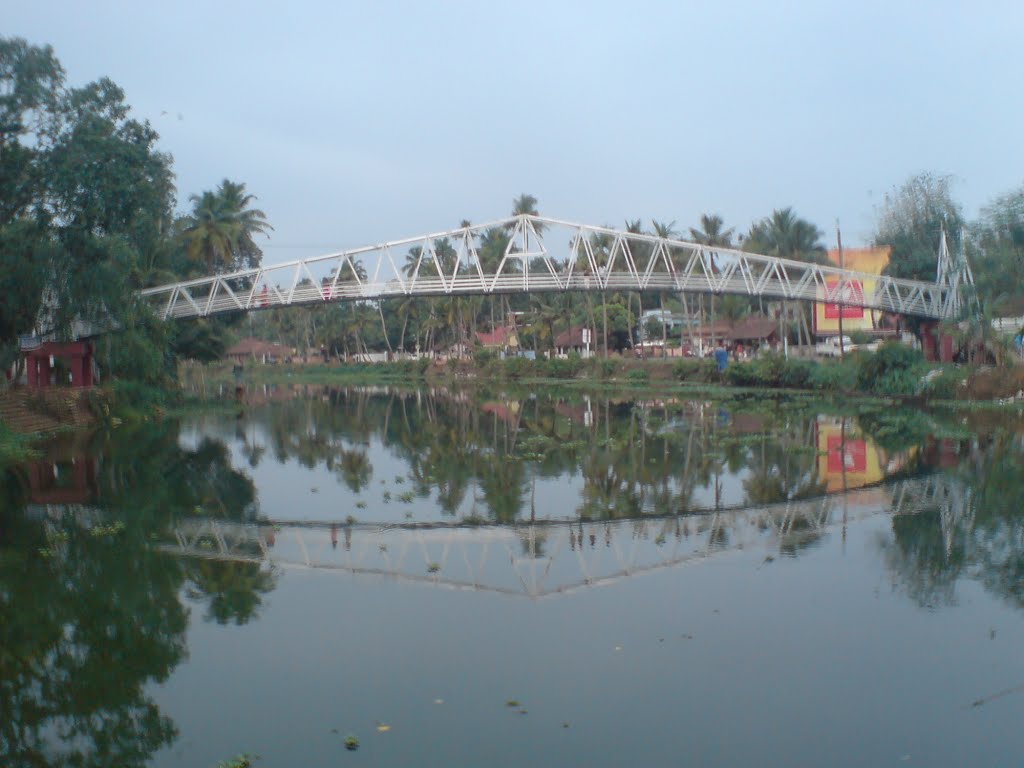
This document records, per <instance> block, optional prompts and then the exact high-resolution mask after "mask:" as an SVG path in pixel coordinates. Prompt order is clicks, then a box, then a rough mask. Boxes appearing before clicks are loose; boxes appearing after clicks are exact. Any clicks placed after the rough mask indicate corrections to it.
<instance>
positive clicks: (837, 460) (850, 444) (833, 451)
mask: <svg viewBox="0 0 1024 768" xmlns="http://www.w3.org/2000/svg"><path fill="white" fill-rule="evenodd" d="M844 447H845V449H846V450H845V451H844V450H843V448H844ZM867 468H868V459H867V447H866V446H865V444H864V441H863V440H847V441H846V445H845V446H844V445H843V438H842V437H841V436H840V435H829V436H828V471H829V472H842V471H844V469H845V471H847V472H865V471H867Z"/></svg>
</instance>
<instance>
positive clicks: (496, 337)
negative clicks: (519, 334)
mask: <svg viewBox="0 0 1024 768" xmlns="http://www.w3.org/2000/svg"><path fill="white" fill-rule="evenodd" d="M476 338H477V341H479V342H480V343H481V344H483V345H484V346H485V347H505V346H509V345H515V344H518V343H519V340H518V339H517V338H516V331H515V328H508V327H507V326H501V327H498V328H495V329H494V331H493V333H483V332H482V331H477V334H476Z"/></svg>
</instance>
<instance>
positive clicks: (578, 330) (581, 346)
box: [554, 325, 594, 355]
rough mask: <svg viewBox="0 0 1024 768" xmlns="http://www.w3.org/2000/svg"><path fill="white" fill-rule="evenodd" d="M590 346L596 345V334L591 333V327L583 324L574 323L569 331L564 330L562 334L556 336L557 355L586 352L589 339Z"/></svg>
mask: <svg viewBox="0 0 1024 768" xmlns="http://www.w3.org/2000/svg"><path fill="white" fill-rule="evenodd" d="M588 336H589V341H590V344H589V346H590V347H591V348H593V347H594V334H593V333H591V331H590V329H589V328H587V327H585V326H582V325H574V326H572V327H570V328H569V330H567V331H562V332H561V333H560V334H558V335H557V336H555V342H554V346H555V354H556V355H568V354H569V353H571V352H576V353H578V354H580V355H583V354H586V351H587V347H588V344H587V341H588Z"/></svg>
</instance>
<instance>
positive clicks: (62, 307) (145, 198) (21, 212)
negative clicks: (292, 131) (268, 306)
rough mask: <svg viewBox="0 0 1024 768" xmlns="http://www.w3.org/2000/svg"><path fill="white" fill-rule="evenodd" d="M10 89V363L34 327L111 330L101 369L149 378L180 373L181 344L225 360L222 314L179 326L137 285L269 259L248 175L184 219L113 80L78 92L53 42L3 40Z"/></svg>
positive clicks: (1, 65) (0, 253) (6, 176)
mask: <svg viewBox="0 0 1024 768" xmlns="http://www.w3.org/2000/svg"><path fill="white" fill-rule="evenodd" d="M0 86H2V87H0V94H2V96H0V293H2V295H3V296H4V301H3V302H2V303H0V363H2V364H4V365H5V366H6V365H7V364H9V363H10V362H11V361H12V360H13V359H14V358H15V351H16V340H17V336H18V335H19V334H22V333H27V332H29V331H30V330H31V329H33V328H38V329H39V330H40V331H41V332H42V333H43V334H45V335H48V336H50V337H52V338H55V339H57V340H65V339H69V338H75V337H76V336H77V335H79V334H80V333H81V332H82V330H83V327H84V329H85V330H86V331H87V332H88V331H90V330H91V331H93V332H95V331H101V332H103V331H105V332H107V333H106V334H105V335H104V337H103V341H102V348H101V350H100V351H99V355H98V358H99V360H100V361H101V364H102V367H103V369H104V372H105V373H106V374H108V375H111V376H114V377H119V378H125V377H127V378H133V379H138V380H140V381H143V382H147V383H149V384H159V383H162V382H163V383H165V382H166V381H167V380H168V379H169V378H170V377H171V376H173V373H174V353H176V354H178V355H184V356H194V357H197V358H199V359H213V358H214V357H217V356H219V355H220V354H221V353H222V352H223V349H224V341H223V336H224V333H225V329H227V328H228V326H227V325H226V324H225V323H224V322H223V321H210V322H207V323H206V324H205V326H204V325H203V324H198V325H200V327H201V328H205V330H206V333H197V332H196V331H195V329H194V328H193V327H190V326H181V327H176V326H168V325H166V324H164V323H161V322H157V321H155V320H154V318H153V317H152V316H151V314H150V313H149V311H148V310H147V308H146V307H145V306H144V305H142V303H141V302H140V301H138V299H137V298H136V295H135V291H136V290H137V289H138V288H141V287H144V286H146V285H149V284H154V283H157V282H163V281H166V280H169V279H176V278H180V277H187V276H191V275H196V274H201V273H205V272H206V271H207V270H208V269H233V268H236V267H238V266H242V265H245V266H252V265H257V264H259V261H260V258H261V254H260V250H259V248H258V247H257V246H256V244H255V242H254V240H253V236H254V235H257V234H261V233H265V232H266V231H267V230H268V229H269V224H267V222H266V219H265V217H264V215H263V213H262V212H261V211H259V210H256V209H253V208H251V207H250V204H251V203H252V201H253V199H254V198H253V197H252V196H251V195H248V194H246V191H245V185H244V184H238V183H234V182H231V181H228V180H225V181H224V182H222V183H221V185H220V187H219V188H218V189H217V190H216V191H214V192H204V193H202V194H201V195H193V196H192V198H191V199H192V201H193V203H194V208H193V211H192V212H191V213H190V214H189V215H187V216H176V215H175V213H174V207H175V188H174V183H173V182H174V176H173V172H172V169H171V157H170V155H168V154H166V153H164V152H162V151H159V150H158V149H157V140H158V138H159V137H158V136H157V133H156V131H154V130H153V128H152V126H151V125H150V124H149V123H148V122H140V121H138V120H136V119H134V118H132V117H131V116H130V108H129V106H128V104H127V103H126V101H125V96H124V92H123V91H122V90H121V89H120V88H119V87H118V86H117V85H116V84H115V83H113V82H111V81H110V80H108V79H105V78H104V79H100V80H98V81H96V82H93V83H88V84H86V85H84V86H82V87H79V88H69V87H67V86H66V85H65V76H64V70H63V68H62V67H61V65H60V62H59V61H58V60H57V58H56V56H55V55H54V53H53V50H52V49H51V48H49V47H37V46H33V45H30V44H28V43H27V42H26V41H24V40H21V39H19V38H0ZM210 230H213V231H214V232H216V234H217V237H216V238H215V237H213V236H210V235H209V231H210ZM176 337H177V338H176Z"/></svg>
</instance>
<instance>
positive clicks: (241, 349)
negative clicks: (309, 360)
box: [224, 338, 292, 365]
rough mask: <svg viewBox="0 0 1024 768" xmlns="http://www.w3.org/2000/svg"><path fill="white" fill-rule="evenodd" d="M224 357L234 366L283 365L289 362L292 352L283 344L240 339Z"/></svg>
mask: <svg viewBox="0 0 1024 768" xmlns="http://www.w3.org/2000/svg"><path fill="white" fill-rule="evenodd" d="M224 356H225V357H227V358H228V359H229V360H231V361H232V362H233V363H235V364H236V365H244V364H245V363H283V362H287V361H289V360H291V357H292V350H291V349H290V348H289V347H286V346H284V345H283V344H275V343H273V342H270V341H263V340H262V339H252V338H249V339H242V340H241V341H240V342H238V343H237V344H235V345H234V346H233V347H231V348H229V349H228V350H227V352H225V353H224Z"/></svg>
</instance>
